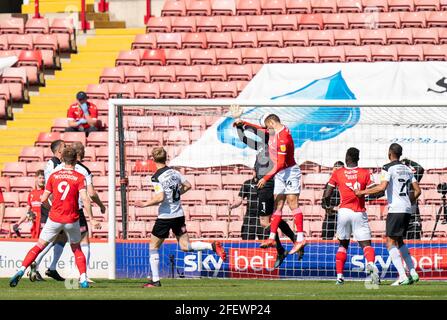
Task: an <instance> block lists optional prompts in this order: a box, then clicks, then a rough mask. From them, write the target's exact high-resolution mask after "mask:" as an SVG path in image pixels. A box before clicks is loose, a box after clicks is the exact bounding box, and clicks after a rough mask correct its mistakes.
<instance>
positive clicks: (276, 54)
mask: <svg viewBox="0 0 447 320" xmlns="http://www.w3.org/2000/svg"><path fill="white" fill-rule="evenodd" d="M267 56H268V63H292V62H293V52H292V48H291V47H287V48H267Z"/></svg>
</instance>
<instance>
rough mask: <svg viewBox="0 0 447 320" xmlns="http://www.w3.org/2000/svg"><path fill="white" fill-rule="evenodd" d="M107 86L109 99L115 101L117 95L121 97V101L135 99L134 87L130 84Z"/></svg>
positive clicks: (110, 84)
mask: <svg viewBox="0 0 447 320" xmlns="http://www.w3.org/2000/svg"><path fill="white" fill-rule="evenodd" d="M123 77H124V75H123ZM108 85H109V97H110V98H111V99H117V98H118V96H119V95H121V96H122V98H123V99H132V98H134V97H135V91H134V86H133V84H132V83H125V84H121V83H109V84H108Z"/></svg>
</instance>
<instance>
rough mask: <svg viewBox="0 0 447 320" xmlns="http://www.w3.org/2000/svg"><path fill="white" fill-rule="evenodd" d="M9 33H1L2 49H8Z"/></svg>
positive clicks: (0, 45) (0, 46)
mask: <svg viewBox="0 0 447 320" xmlns="http://www.w3.org/2000/svg"><path fill="white" fill-rule="evenodd" d="M8 46H9V44H8V35H6V34H1V35H0V50H8Z"/></svg>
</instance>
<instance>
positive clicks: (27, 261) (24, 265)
mask: <svg viewBox="0 0 447 320" xmlns="http://www.w3.org/2000/svg"><path fill="white" fill-rule="evenodd" d="M43 248H44V247H43V246H41V245H39V244H36V245H35V246H34V247H33V248H31V250H30V251H28V254H27V255H26V257H25V259H24V260H23V262H22V268H20V270H23V271H24V270H26V268H28V267H29V265H30V264H31V263H33V261H34V260H36V258H37V256H38V255H39V253H41V252H42V250H43ZM23 268H24V269H23Z"/></svg>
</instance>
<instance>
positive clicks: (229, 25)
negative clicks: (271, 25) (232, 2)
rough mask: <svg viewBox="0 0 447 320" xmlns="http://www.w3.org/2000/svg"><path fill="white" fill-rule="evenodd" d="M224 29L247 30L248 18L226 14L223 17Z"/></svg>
mask: <svg viewBox="0 0 447 320" xmlns="http://www.w3.org/2000/svg"><path fill="white" fill-rule="evenodd" d="M221 21H222V31H224V32H225V31H240V32H245V31H247V19H246V17H244V16H228V17H227V16H224V17H222V18H221Z"/></svg>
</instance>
